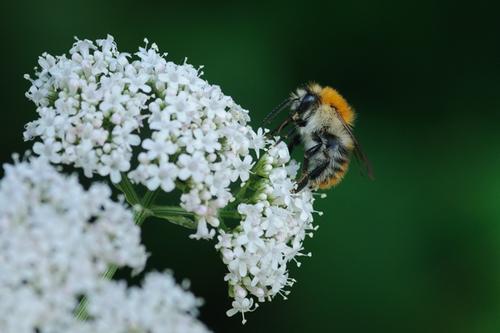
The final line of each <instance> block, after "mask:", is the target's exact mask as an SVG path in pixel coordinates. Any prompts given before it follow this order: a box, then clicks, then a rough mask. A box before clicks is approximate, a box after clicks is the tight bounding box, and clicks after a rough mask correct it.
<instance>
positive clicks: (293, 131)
mask: <svg viewBox="0 0 500 333" xmlns="http://www.w3.org/2000/svg"><path fill="white" fill-rule="evenodd" d="M296 130H297V128H296V127H295V126H294V127H292V128H291V129H290V130H289V131H288V133H286V134H285V135H283V136H282V137H281V138H280V139H279V140H278V141H276V143H275V145H277V144H278V143H280V142H281V141H283V140H286V139H288V137H289V136H290V135H294V136H292V140H293V138H295V135H298V134H295V131H296Z"/></svg>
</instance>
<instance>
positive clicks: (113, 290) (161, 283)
mask: <svg viewBox="0 0 500 333" xmlns="http://www.w3.org/2000/svg"><path fill="white" fill-rule="evenodd" d="M186 289H187V283H185V284H184V286H183V287H181V286H179V285H177V284H176V283H175V280H174V278H173V277H172V275H171V273H168V272H167V273H162V274H161V273H156V272H154V273H149V274H147V275H146V277H145V279H144V282H143V284H142V286H141V287H127V286H126V284H125V283H123V282H112V283H110V282H109V281H108V282H107V283H103V287H102V288H100V289H99V290H98V292H96V293H95V294H93V295H91V298H90V301H89V304H88V312H89V315H90V317H91V318H92V320H91V321H89V322H87V326H86V327H85V332H89V333H91V332H97V333H108V332H109V333H128V332H134V333H135V332H137V333H165V332H172V333H208V332H209V331H208V329H207V328H206V327H205V326H204V325H203V324H202V323H201V322H200V321H198V320H196V316H197V315H198V307H199V306H200V305H201V304H202V301H201V300H200V299H199V298H197V297H195V296H194V295H193V294H192V293H191V292H189V291H188V290H186Z"/></svg>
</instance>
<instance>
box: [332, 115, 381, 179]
mask: <svg viewBox="0 0 500 333" xmlns="http://www.w3.org/2000/svg"><path fill="white" fill-rule="evenodd" d="M337 117H338V118H339V119H340V122H341V123H342V125H343V126H344V129H345V130H346V132H347V133H348V134H349V136H350V137H351V139H352V142H354V156H355V157H356V159H357V160H358V162H359V164H360V165H361V169H362V170H364V171H366V174H367V176H368V178H370V179H372V180H373V179H375V177H374V176H373V168H372V164H371V163H370V161H369V160H368V157H367V156H366V154H365V153H364V152H363V150H362V149H361V145H360V144H359V142H358V140H356V137H355V136H354V134H353V133H352V129H351V126H349V124H347V123H346V122H345V121H344V119H343V118H342V117H341V116H340V115H339V114H338V113H337Z"/></svg>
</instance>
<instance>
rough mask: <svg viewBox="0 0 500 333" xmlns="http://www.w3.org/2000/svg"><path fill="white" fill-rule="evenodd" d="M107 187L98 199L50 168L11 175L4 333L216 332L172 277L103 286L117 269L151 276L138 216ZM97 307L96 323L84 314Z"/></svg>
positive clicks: (0, 236)
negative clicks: (80, 311)
mask: <svg viewBox="0 0 500 333" xmlns="http://www.w3.org/2000/svg"><path fill="white" fill-rule="evenodd" d="M110 196H111V191H110V189H109V188H108V187H107V186H105V185H100V184H94V185H92V186H91V187H90V188H89V189H88V190H84V188H83V187H82V186H81V185H80V184H79V183H78V180H77V178H76V177H75V176H71V177H65V176H63V175H61V174H59V173H58V172H57V171H56V170H55V169H54V167H52V166H51V165H50V164H49V163H48V162H47V161H46V160H44V159H33V160H31V161H26V162H16V164H15V165H6V166H5V177H4V178H3V179H2V180H1V181H0V249H1V251H0V262H1V263H2V265H1V267H0V271H1V274H0V293H1V295H2V297H1V298H0V311H1V315H0V331H1V332H2V333H18V332H38V331H39V332H89V333H90V332H132V331H134V332H141V333H148V332H149V333H163V332H178V333H184V332H188V333H198V332H200V333H201V332H208V331H207V329H206V328H205V326H203V324H201V323H200V322H199V321H198V320H196V315H197V313H198V307H199V306H200V305H201V300H200V299H198V298H196V297H195V296H193V294H191V293H190V292H188V291H187V290H186V289H185V288H181V287H180V286H178V285H177V284H176V283H175V281H174V279H173V278H172V275H171V273H168V272H167V273H164V274H160V273H150V274H147V275H146V277H145V280H144V282H143V285H142V287H132V288H128V287H127V286H126V284H125V283H123V282H116V281H110V280H106V279H103V278H102V275H103V273H104V272H105V271H106V269H107V268H108V266H109V265H112V264H113V265H116V266H117V267H124V266H130V267H131V268H133V269H134V270H135V271H141V270H142V269H143V267H144V265H145V262H146V253H145V249H144V247H143V246H142V245H141V244H140V229H139V227H138V226H137V225H136V224H135V223H134V221H133V217H132V212H131V211H129V210H127V209H126V208H125V206H124V205H122V204H120V203H116V202H113V201H112V200H111V199H110ZM83 295H85V296H86V297H87V300H88V306H87V311H88V315H89V319H87V320H79V319H77V318H76V316H75V313H74V311H75V308H76V306H77V305H78V303H79V301H80V298H81V296H83Z"/></svg>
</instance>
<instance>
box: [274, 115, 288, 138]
mask: <svg viewBox="0 0 500 333" xmlns="http://www.w3.org/2000/svg"><path fill="white" fill-rule="evenodd" d="M291 120H292V118H291V117H289V118H287V119H285V121H284V122H282V123H281V124H280V125H279V126H278V127H276V128H275V129H273V130H272V131H271V132H270V133H269V135H270V136H273V135H274V134H278V133H279V132H281V131H282V130H283V129H284V128H285V127H286V126H287V125H288V124H289V123H290V121H291Z"/></svg>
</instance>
